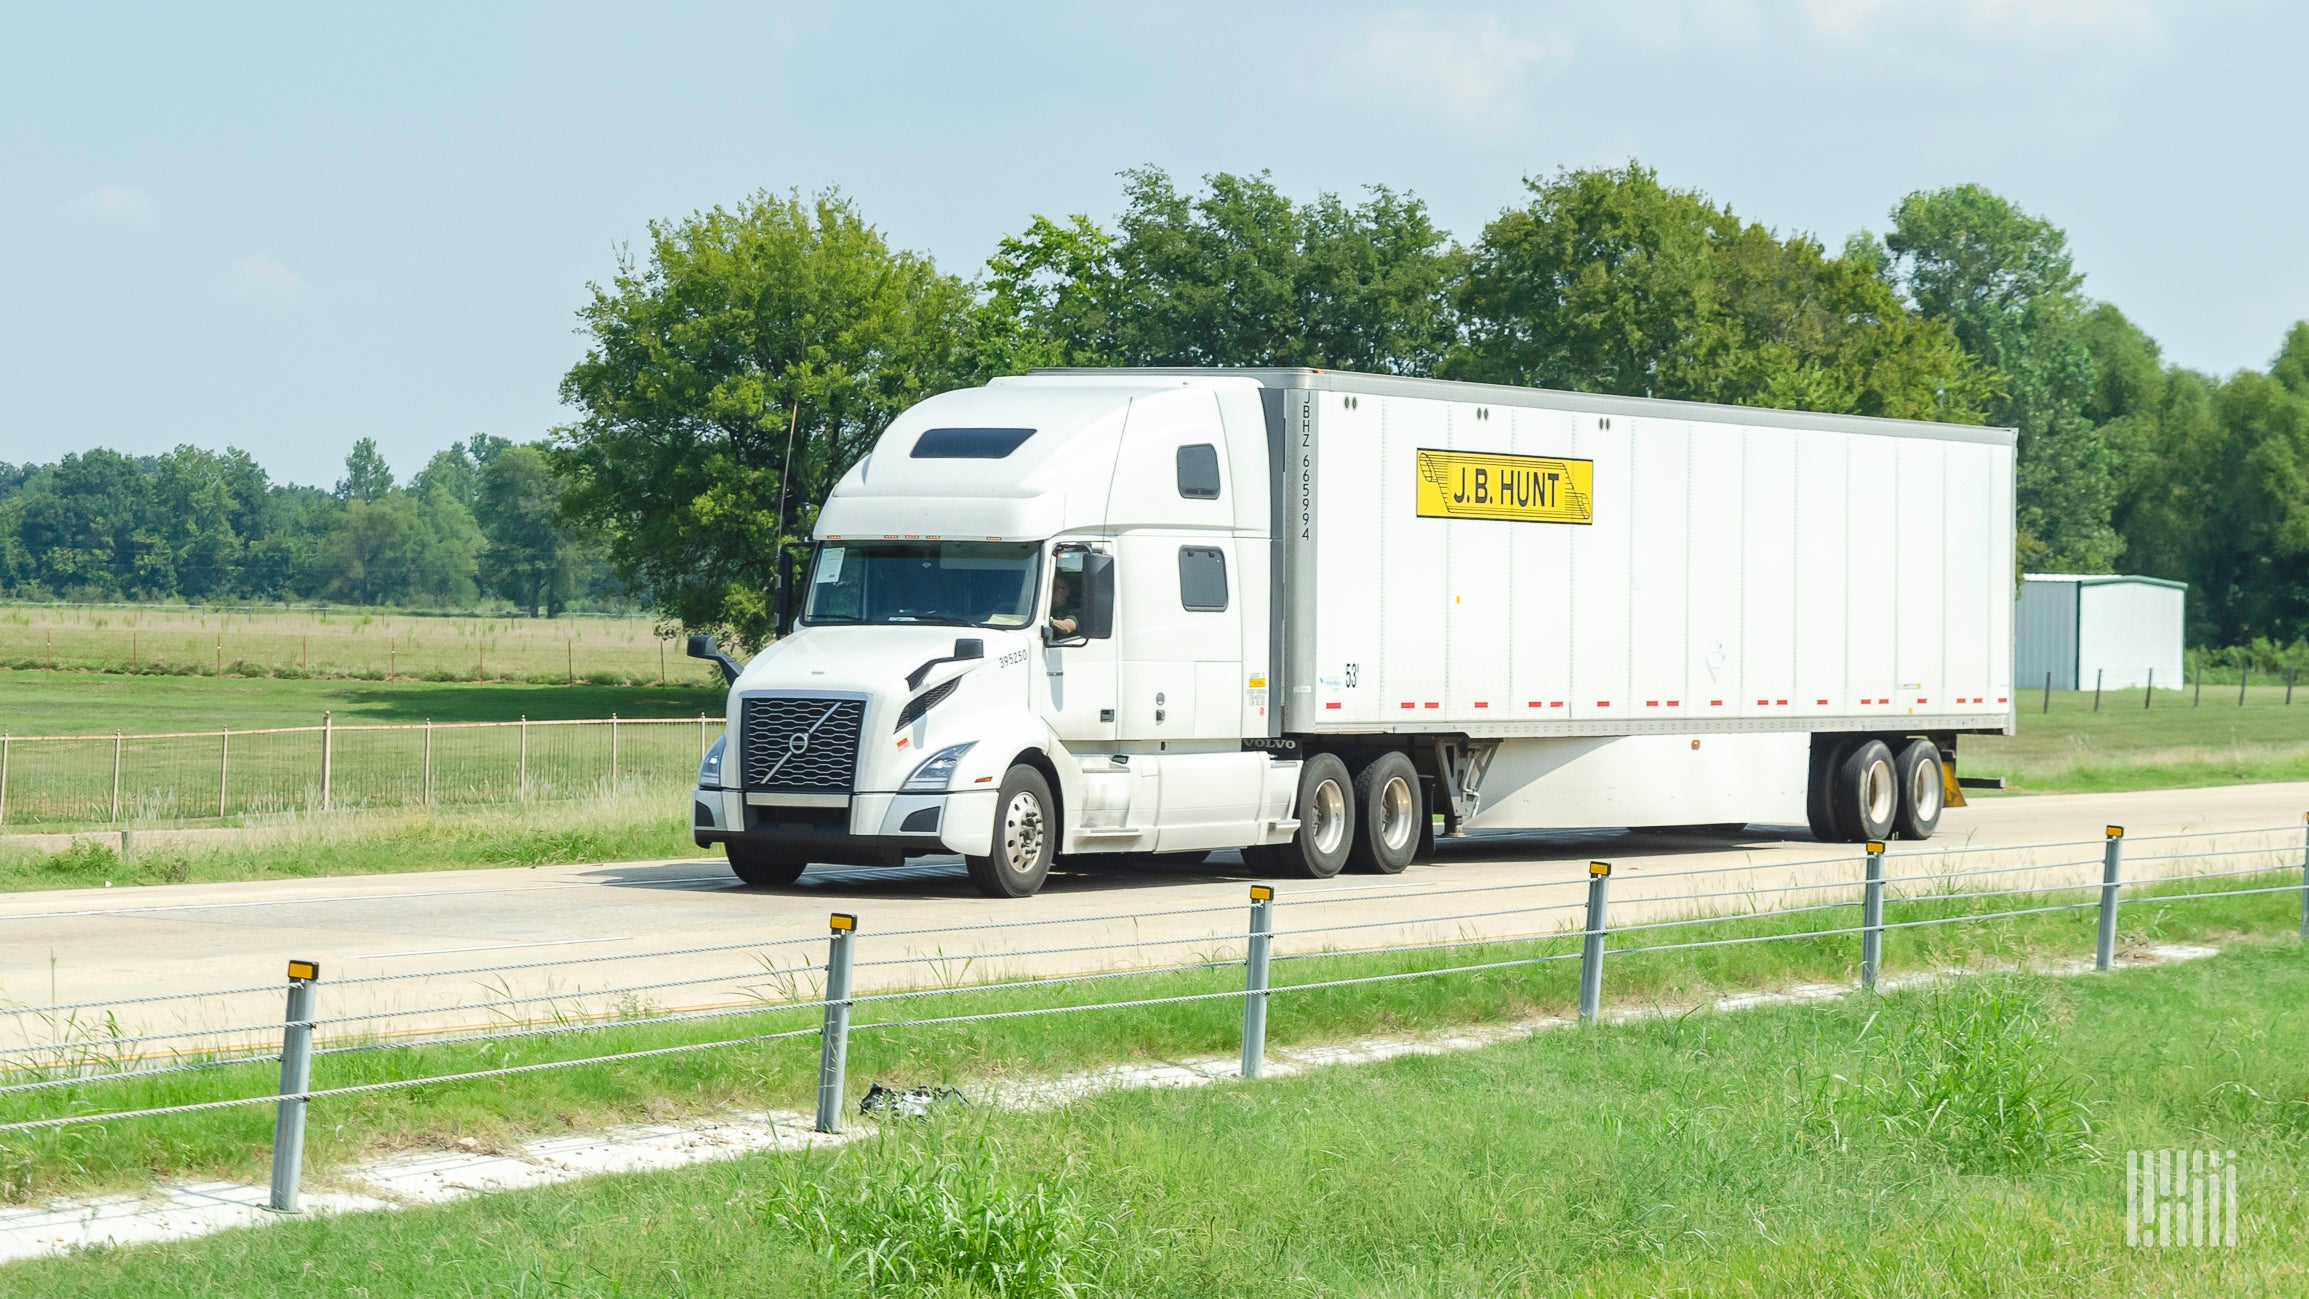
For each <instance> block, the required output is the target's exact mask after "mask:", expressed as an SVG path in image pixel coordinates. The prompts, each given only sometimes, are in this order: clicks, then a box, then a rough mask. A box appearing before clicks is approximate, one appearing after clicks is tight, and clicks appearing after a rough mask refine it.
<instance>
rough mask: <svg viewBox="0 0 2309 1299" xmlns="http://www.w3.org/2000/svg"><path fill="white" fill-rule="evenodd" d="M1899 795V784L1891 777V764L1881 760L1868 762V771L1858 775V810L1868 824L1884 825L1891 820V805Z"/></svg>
mask: <svg viewBox="0 0 2309 1299" xmlns="http://www.w3.org/2000/svg"><path fill="white" fill-rule="evenodd" d="M1899 797H1900V784H1899V782H1898V781H1897V780H1895V779H1894V778H1893V775H1892V764H1891V763H1889V762H1885V761H1882V760H1878V761H1876V762H1871V763H1869V764H1868V771H1867V773H1866V774H1864V775H1862V776H1861V777H1860V810H1861V812H1862V813H1863V814H1864V815H1865V816H1866V817H1867V818H1868V824H1870V825H1872V826H1875V825H1884V824H1886V823H1888V822H1889V821H1891V820H1892V807H1893V804H1894V803H1895V802H1897V801H1898V799H1899Z"/></svg>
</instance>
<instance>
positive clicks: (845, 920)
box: [826, 911, 858, 933]
mask: <svg viewBox="0 0 2309 1299" xmlns="http://www.w3.org/2000/svg"><path fill="white" fill-rule="evenodd" d="M826 925H827V927H828V928H831V929H833V930H835V931H837V932H843V933H846V932H848V931H850V930H853V929H856V928H857V927H858V918H857V917H856V916H853V915H851V914H849V913H848V912H844V911H837V912H835V913H834V914H833V915H832V916H830V917H828V918H827V920H826Z"/></svg>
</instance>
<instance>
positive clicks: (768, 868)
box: [722, 840, 810, 889]
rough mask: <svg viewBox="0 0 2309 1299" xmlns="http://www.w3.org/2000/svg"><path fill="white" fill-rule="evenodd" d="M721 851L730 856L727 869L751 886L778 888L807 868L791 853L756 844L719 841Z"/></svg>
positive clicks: (796, 877)
mask: <svg viewBox="0 0 2309 1299" xmlns="http://www.w3.org/2000/svg"><path fill="white" fill-rule="evenodd" d="M722 852H723V853H724V854H726V855H727V856H728V857H729V859H730V872H731V873H732V874H734V875H736V876H737V877H738V878H739V879H741V880H743V881H745V882H746V883H748V884H751V885H753V886H754V887H755V888H771V889H782V888H784V887H786V886H787V885H788V884H791V883H793V882H794V881H795V880H798V879H800V878H802V872H803V871H806V870H808V869H809V868H810V863H808V862H806V861H803V860H801V859H800V858H798V857H795V856H794V855H793V854H791V853H784V852H779V851H778V850H776V849H774V848H765V847H763V846H761V845H760V844H746V843H739V842H737V841H735V840H731V841H729V842H727V843H724V844H723V845H722Z"/></svg>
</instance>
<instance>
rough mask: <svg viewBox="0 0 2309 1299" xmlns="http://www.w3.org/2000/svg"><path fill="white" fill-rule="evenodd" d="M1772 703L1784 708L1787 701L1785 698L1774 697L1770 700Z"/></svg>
mask: <svg viewBox="0 0 2309 1299" xmlns="http://www.w3.org/2000/svg"><path fill="white" fill-rule="evenodd" d="M1772 703H1773V705H1774V706H1775V707H1779V708H1786V707H1787V706H1788V701H1787V700H1785V699H1775V700H1773V701H1772Z"/></svg>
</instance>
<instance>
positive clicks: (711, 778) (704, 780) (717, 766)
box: [698, 735, 730, 789]
mask: <svg viewBox="0 0 2309 1299" xmlns="http://www.w3.org/2000/svg"><path fill="white" fill-rule="evenodd" d="M729 747H730V737H729V736H727V735H717V736H715V737H714V742H713V744H712V745H711V746H709V747H708V748H707V749H706V756H705V757H704V758H703V759H702V760H700V761H699V763H698V788H700V789H719V788H720V787H721V783H722V755H723V754H724V753H726V752H728V751H729Z"/></svg>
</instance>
